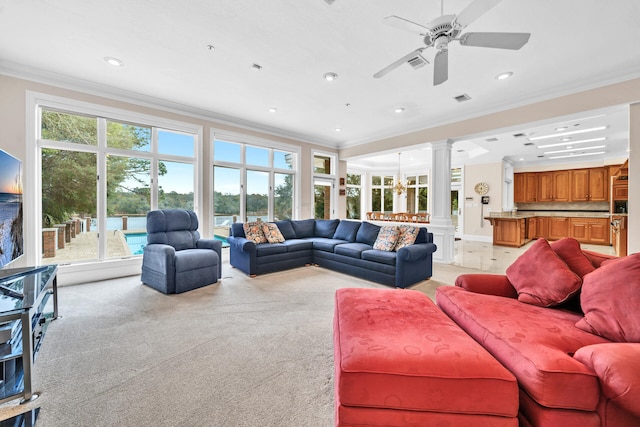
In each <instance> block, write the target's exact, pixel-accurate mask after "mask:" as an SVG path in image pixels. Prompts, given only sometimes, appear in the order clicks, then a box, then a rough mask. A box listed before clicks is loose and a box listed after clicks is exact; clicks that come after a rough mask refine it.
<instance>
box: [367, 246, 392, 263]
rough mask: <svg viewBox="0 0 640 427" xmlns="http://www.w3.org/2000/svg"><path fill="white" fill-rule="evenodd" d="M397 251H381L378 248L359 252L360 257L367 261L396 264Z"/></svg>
mask: <svg viewBox="0 0 640 427" xmlns="http://www.w3.org/2000/svg"><path fill="white" fill-rule="evenodd" d="M397 256H398V253H397V252H392V251H381V250H378V249H371V250H370V251H364V252H362V254H361V257H362V259H364V260H367V261H373V262H378V263H381V264H387V265H396V257H397Z"/></svg>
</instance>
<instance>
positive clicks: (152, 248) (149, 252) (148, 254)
mask: <svg viewBox="0 0 640 427" xmlns="http://www.w3.org/2000/svg"><path fill="white" fill-rule="evenodd" d="M175 260H176V249H175V248H174V247H173V246H170V245H164V244H161V243H151V244H148V245H145V247H144V248H143V249H142V264H143V265H144V266H145V267H146V268H149V269H151V270H153V271H158V272H161V273H163V274H166V273H167V272H169V271H173V270H175V268H176V267H175V264H176V261H175Z"/></svg>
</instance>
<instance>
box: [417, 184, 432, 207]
mask: <svg viewBox="0 0 640 427" xmlns="http://www.w3.org/2000/svg"><path fill="white" fill-rule="evenodd" d="M428 194H429V189H428V188H426V187H421V188H418V211H419V212H427V209H428V208H429V203H428V202H429V198H428V197H427V196H428Z"/></svg>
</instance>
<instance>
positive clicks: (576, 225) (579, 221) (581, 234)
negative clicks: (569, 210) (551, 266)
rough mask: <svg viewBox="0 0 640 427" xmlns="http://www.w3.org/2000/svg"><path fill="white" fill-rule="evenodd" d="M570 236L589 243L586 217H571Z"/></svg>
mask: <svg viewBox="0 0 640 427" xmlns="http://www.w3.org/2000/svg"><path fill="white" fill-rule="evenodd" d="M569 224H570V228H571V230H570V234H569V236H570V237H573V238H574V239H576V240H577V241H578V242H580V243H589V221H588V220H587V219H586V218H571V220H570V221H569Z"/></svg>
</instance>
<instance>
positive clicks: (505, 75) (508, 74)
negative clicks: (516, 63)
mask: <svg viewBox="0 0 640 427" xmlns="http://www.w3.org/2000/svg"><path fill="white" fill-rule="evenodd" d="M511 76H513V71H507V72H506V73H500V74H498V75H497V76H496V79H498V80H504V79H508V78H509V77H511Z"/></svg>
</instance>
